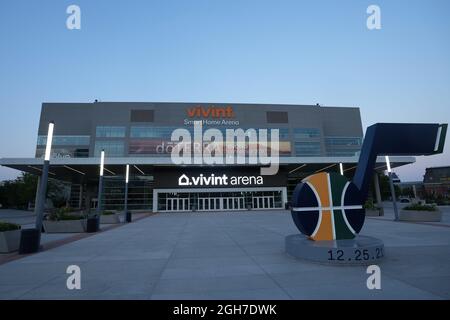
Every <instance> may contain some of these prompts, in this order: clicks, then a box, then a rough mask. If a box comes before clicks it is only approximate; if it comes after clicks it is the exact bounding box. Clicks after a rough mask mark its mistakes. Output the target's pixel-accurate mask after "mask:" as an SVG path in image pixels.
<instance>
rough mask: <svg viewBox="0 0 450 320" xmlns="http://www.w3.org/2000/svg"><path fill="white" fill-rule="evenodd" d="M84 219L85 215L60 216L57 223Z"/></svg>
mask: <svg viewBox="0 0 450 320" xmlns="http://www.w3.org/2000/svg"><path fill="white" fill-rule="evenodd" d="M82 219H84V216H83V215H79V214H76V215H75V214H59V215H57V221H65V220H82Z"/></svg>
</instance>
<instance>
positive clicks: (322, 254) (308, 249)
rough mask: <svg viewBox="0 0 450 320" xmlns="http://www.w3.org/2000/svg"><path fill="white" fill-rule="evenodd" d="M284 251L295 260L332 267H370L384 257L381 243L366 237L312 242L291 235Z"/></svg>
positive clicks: (302, 237)
mask: <svg viewBox="0 0 450 320" xmlns="http://www.w3.org/2000/svg"><path fill="white" fill-rule="evenodd" d="M285 250H286V253H287V254H289V255H290V256H293V257H295V258H299V259H303V260H308V261H312V262H317V263H325V264H332V265H370V264H376V263H378V262H379V261H380V260H381V259H383V257H384V243H383V241H381V240H380V239H377V238H373V237H367V236H357V237H356V238H355V239H351V240H333V241H313V240H310V239H308V238H307V237H306V236H304V235H302V234H291V235H289V236H287V237H286V239H285Z"/></svg>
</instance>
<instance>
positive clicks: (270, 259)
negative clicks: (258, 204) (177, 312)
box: [0, 208, 450, 299]
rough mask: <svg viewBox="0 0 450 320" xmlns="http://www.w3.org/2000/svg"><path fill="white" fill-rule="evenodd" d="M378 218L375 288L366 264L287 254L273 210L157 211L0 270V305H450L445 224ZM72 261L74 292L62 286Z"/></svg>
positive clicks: (449, 239)
mask: <svg viewBox="0 0 450 320" xmlns="http://www.w3.org/2000/svg"><path fill="white" fill-rule="evenodd" d="M386 210H387V215H386V217H389V214H390V213H389V211H390V209H389V208H387V209H386ZM445 210H446V211H445V213H444V215H445V216H446V218H445V220H444V221H448V219H447V218H448V216H447V215H449V214H450V212H449V210H448V209H445ZM386 217H384V218H383V217H381V218H368V219H367V220H366V224H365V226H364V228H363V230H362V232H361V234H363V235H370V236H374V237H378V238H380V239H382V240H383V241H384V242H385V246H386V248H385V254H386V257H385V259H384V260H383V261H382V262H381V263H380V264H379V266H380V268H381V286H382V289H381V290H368V289H367V286H366V280H367V277H368V274H366V267H362V266H328V265H320V264H315V263H310V262H306V261H300V260H296V259H294V258H291V257H289V256H287V255H286V254H285V252H284V238H285V236H286V235H289V234H292V233H298V230H297V229H296V227H295V225H294V224H293V222H292V219H291V216H290V213H289V212H288V211H284V210H280V211H259V212H256V211H255V212H227V213H225V212H221V213H166V214H163V213H160V214H156V215H153V216H150V217H147V218H144V219H142V220H139V221H136V222H133V223H131V224H127V225H123V226H121V227H119V228H115V229H112V230H108V231H106V232H102V233H98V234H95V235H93V236H90V237H86V238H83V239H81V240H78V241H74V242H71V243H68V244H65V245H62V246H59V247H56V248H53V249H50V250H46V251H43V252H40V253H38V254H35V255H31V256H27V257H24V258H21V259H17V260H15V261H11V262H8V263H4V264H2V265H0V299H450V225H449V224H446V223H442V224H436V225H427V224H417V223H403V222H393V221H390V220H386ZM73 264H75V265H78V266H79V267H80V268H81V286H82V288H81V290H68V289H67V287H66V279H67V277H68V275H67V274H66V268H67V267H68V266H69V265H73Z"/></svg>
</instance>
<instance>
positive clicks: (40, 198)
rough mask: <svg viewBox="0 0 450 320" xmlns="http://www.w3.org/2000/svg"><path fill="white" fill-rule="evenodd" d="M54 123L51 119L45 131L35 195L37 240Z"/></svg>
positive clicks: (43, 204) (42, 211) (45, 189)
mask: <svg viewBox="0 0 450 320" xmlns="http://www.w3.org/2000/svg"><path fill="white" fill-rule="evenodd" d="M54 127H55V124H54V123H53V121H51V122H50V123H49V124H48V133H47V142H46V145H45V155H44V166H43V169H42V175H41V179H40V180H41V183H40V186H39V193H38V196H37V203H36V229H37V230H38V232H39V241H40V234H41V230H42V220H43V218H44V209H45V197H46V193H47V182H48V171H49V167H50V156H51V151H52V141H53V129H54Z"/></svg>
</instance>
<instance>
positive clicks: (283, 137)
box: [280, 128, 289, 140]
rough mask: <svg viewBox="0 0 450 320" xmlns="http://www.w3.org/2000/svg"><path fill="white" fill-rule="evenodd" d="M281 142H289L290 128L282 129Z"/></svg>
mask: <svg viewBox="0 0 450 320" xmlns="http://www.w3.org/2000/svg"><path fill="white" fill-rule="evenodd" d="M280 140H289V129H288V128H280Z"/></svg>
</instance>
